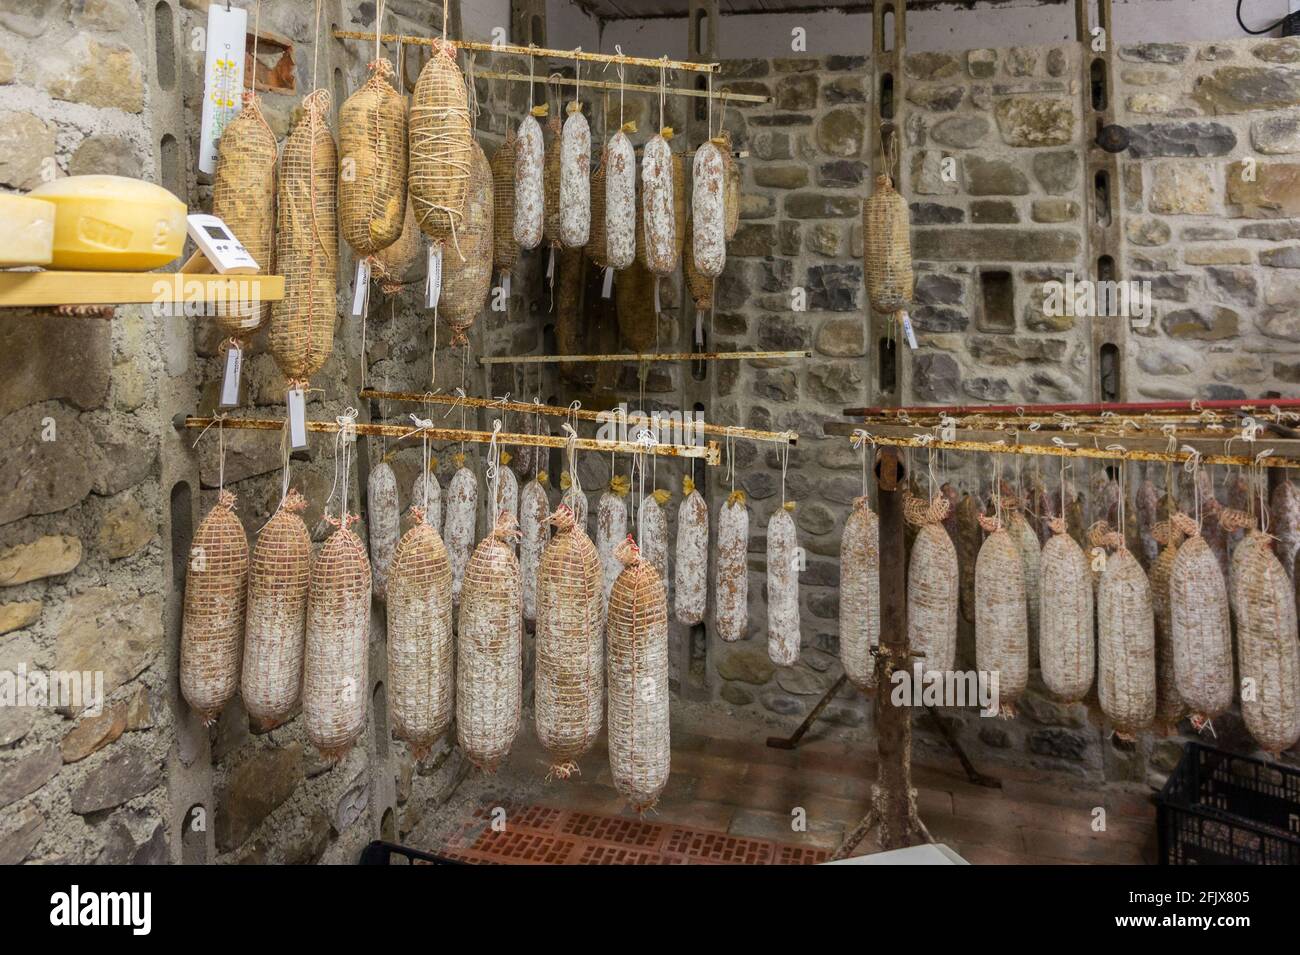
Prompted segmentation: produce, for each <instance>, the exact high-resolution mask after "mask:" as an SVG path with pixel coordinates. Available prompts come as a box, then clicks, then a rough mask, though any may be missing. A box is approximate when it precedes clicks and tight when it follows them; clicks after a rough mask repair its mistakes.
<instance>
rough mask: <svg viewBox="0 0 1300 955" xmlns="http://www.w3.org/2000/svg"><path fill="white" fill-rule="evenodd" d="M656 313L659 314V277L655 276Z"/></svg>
mask: <svg viewBox="0 0 1300 955" xmlns="http://www.w3.org/2000/svg"><path fill="white" fill-rule="evenodd" d="M655 314H656V315H658V314H659V279H658V277H656V278H655Z"/></svg>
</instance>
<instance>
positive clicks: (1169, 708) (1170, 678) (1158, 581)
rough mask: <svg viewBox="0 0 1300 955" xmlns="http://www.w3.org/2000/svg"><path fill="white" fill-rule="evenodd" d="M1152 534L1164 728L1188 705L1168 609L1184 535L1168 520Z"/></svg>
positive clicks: (1158, 710) (1158, 689) (1160, 712)
mask: <svg viewBox="0 0 1300 955" xmlns="http://www.w3.org/2000/svg"><path fill="white" fill-rule="evenodd" d="M1151 536H1152V538H1153V539H1154V540H1155V542H1156V543H1157V544H1158V545H1159V546H1160V553H1159V554H1157V555H1156V559H1155V560H1153V561H1152V562H1151V572H1150V574H1149V575H1148V576H1149V580H1150V583H1151V609H1152V612H1153V617H1154V620H1155V628H1156V720H1157V722H1158V723H1159V724H1160V726H1161V727H1168V728H1172V727H1173V726H1174V724H1175V723H1177V722H1178V721H1179V720H1180V719H1182V718H1183V717H1184V716H1186V715H1187V704H1186V703H1184V702H1183V698H1182V697H1181V696H1179V695H1178V676H1177V674H1176V673H1175V671H1174V632H1173V626H1172V625H1171V619H1170V609H1169V576H1170V574H1172V573H1173V570H1174V561H1175V560H1176V559H1177V557H1178V545H1179V544H1180V543H1181V542H1182V535H1181V534H1179V533H1178V531H1176V530H1174V528H1173V527H1172V525H1170V523H1169V521H1168V520H1167V519H1166V520H1163V521H1157V522H1156V524H1155V526H1154V527H1153V528H1152V529H1151Z"/></svg>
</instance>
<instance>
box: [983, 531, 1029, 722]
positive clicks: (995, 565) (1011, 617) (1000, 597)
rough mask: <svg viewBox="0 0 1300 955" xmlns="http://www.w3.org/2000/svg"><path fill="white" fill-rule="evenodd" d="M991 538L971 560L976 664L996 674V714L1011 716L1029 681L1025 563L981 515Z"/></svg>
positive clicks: (1006, 533)
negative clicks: (973, 571)
mask: <svg viewBox="0 0 1300 955" xmlns="http://www.w3.org/2000/svg"><path fill="white" fill-rule="evenodd" d="M980 523H981V525H982V526H983V528H984V529H985V530H986V531H988V532H989V536H988V537H987V538H986V539H985V540H984V544H983V546H982V547H980V553H979V557H978V558H977V559H976V561H975V665H976V666H977V667H978V668H979V669H980V670H982V671H983V672H985V673H993V674H997V678H998V712H999V715H1001V716H1012V715H1014V713H1015V702H1016V700H1018V699H1019V698H1020V696H1021V694H1022V693H1024V691H1025V686H1026V685H1027V684H1028V682H1029V617H1028V613H1027V609H1026V605H1025V564H1024V559H1023V557H1021V554H1020V548H1019V547H1018V546H1017V544H1016V541H1015V538H1013V537H1012V536H1011V532H1010V531H1009V530H1007V529H1006V528H1005V527H1002V526H1001V522H1000V521H999V520H998V519H997V518H996V517H992V518H990V517H984V516H981V518H980Z"/></svg>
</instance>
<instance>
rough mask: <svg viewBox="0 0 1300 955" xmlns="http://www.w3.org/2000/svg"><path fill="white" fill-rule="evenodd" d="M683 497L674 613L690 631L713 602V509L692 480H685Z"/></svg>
mask: <svg viewBox="0 0 1300 955" xmlns="http://www.w3.org/2000/svg"><path fill="white" fill-rule="evenodd" d="M682 494H683V495H684V496H683V497H682V503H681V506H680V507H678V509H677V549H676V552H675V554H674V557H675V561H674V562H675V565H676V567H675V570H676V583H675V586H674V588H673V589H674V591H675V597H676V600H675V602H674V604H673V613H674V615H675V616H676V617H677V621H678V623H683V624H686V625H687V626H688V627H689V626H693V625H695V624H697V623H701V622H703V620H704V611H705V608H706V606H707V604H708V599H709V594H708V586H709V506H708V505H707V504H705V503H704V497H703V495H701V494H700V492H699V491H697V490H695V483H694V482H693V481H692V480H691V479H690V478H689V477H687V478H684V479H683V480H682Z"/></svg>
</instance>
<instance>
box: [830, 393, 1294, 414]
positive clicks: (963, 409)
mask: <svg viewBox="0 0 1300 955" xmlns="http://www.w3.org/2000/svg"><path fill="white" fill-rule="evenodd" d="M1272 405H1276V406H1277V407H1279V408H1300V398H1253V399H1245V400H1242V399H1239V398H1228V399H1221V400H1209V401H1198V402H1196V408H1193V407H1192V402H1190V401H1130V402H1119V401H1114V402H1100V403H1098V404H1059V405H1030V404H1022V405H913V406H911V407H909V408H898V407H891V408H886V407H875V408H846V409H844V414H845V415H846V416H847V417H850V418H862V417H867V416H872V417H874V416H877V415H899V414H917V415H922V414H930V415H934V414H951V415H963V414H1016V413H1020V412H1023V413H1024V414H1027V415H1045V414H1056V413H1057V412H1060V413H1062V414H1101V413H1102V412H1103V411H1113V412H1115V413H1116V414H1142V413H1144V412H1147V411H1189V412H1195V411H1198V410H1199V411H1245V410H1250V409H1258V408H1268V407H1270V406H1272Z"/></svg>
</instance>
